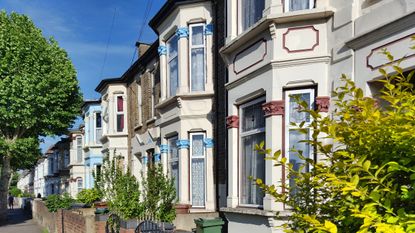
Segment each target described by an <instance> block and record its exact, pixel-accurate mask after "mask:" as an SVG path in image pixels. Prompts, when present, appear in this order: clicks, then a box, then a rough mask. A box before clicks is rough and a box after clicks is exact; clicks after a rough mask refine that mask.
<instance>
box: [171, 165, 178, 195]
mask: <svg viewBox="0 0 415 233" xmlns="http://www.w3.org/2000/svg"><path fill="white" fill-rule="evenodd" d="M171 177H172V178H173V181H174V187H175V189H176V197H177V198H178V197H179V162H172V163H171Z"/></svg>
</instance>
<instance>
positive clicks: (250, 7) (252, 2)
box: [241, 0, 265, 30]
mask: <svg viewBox="0 0 415 233" xmlns="http://www.w3.org/2000/svg"><path fill="white" fill-rule="evenodd" d="M241 8H242V29H243V30H246V29H247V28H249V27H250V26H252V25H253V24H255V23H256V22H258V20H260V19H261V18H262V12H263V11H264V9H265V0H242V6H241Z"/></svg>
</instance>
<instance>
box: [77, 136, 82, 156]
mask: <svg viewBox="0 0 415 233" xmlns="http://www.w3.org/2000/svg"><path fill="white" fill-rule="evenodd" d="M76 150H77V151H76V153H77V158H76V161H77V162H82V138H81V137H77V138H76Z"/></svg>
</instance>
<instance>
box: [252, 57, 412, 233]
mask: <svg viewBox="0 0 415 233" xmlns="http://www.w3.org/2000/svg"><path fill="white" fill-rule="evenodd" d="M386 55H387V56H388V58H389V59H391V61H392V60H393V57H392V56H390V54H388V53H386ZM392 68H393V69H394V70H395V72H396V73H395V74H394V75H391V76H388V75H387V72H386V71H385V70H383V69H381V70H380V72H381V73H382V74H383V75H384V76H385V77H384V79H382V80H381V82H382V83H383V86H384V88H383V90H382V91H381V93H380V95H379V96H378V98H379V100H380V102H378V101H376V100H375V99H372V98H368V97H364V96H363V91H362V90H361V89H360V88H357V87H356V86H355V84H354V83H353V82H352V81H351V80H349V79H347V78H346V77H343V78H342V79H343V81H344V82H345V85H344V86H343V87H340V88H338V89H337V90H336V91H335V92H334V93H333V97H334V98H335V99H334V103H335V107H336V110H335V111H334V112H333V116H331V117H322V116H321V115H320V114H319V113H318V111H309V110H304V111H306V112H309V113H310V114H311V116H313V122H312V124H311V127H312V132H313V135H312V139H311V140H308V141H303V142H302V143H310V144H311V145H312V146H313V147H314V150H315V151H316V154H318V155H319V157H324V158H325V159H324V160H320V161H314V160H312V159H308V158H303V160H304V166H310V168H312V169H310V171H309V172H301V170H302V169H299V170H296V169H294V168H293V166H292V165H291V164H289V163H288V162H287V159H286V158H284V157H283V158H280V157H281V154H282V153H281V151H277V152H275V153H274V154H270V151H269V150H266V149H264V148H261V147H259V148H258V149H259V150H260V151H261V152H263V153H265V154H268V155H269V156H268V159H272V160H274V161H275V163H276V166H282V167H284V168H285V169H286V171H288V177H293V178H295V181H296V186H295V187H287V186H286V185H281V186H276V185H265V184H263V182H262V180H260V179H257V180H256V184H257V185H259V186H260V187H261V188H262V189H263V190H264V192H265V193H267V194H270V195H271V196H273V197H274V198H275V199H276V201H278V202H282V203H284V204H285V205H287V206H290V207H291V208H292V215H291V216H290V217H289V221H288V222H289V223H287V224H286V225H285V227H286V228H287V231H288V232H330V233H336V232H362V233H363V232H384V233H386V232H391V233H393V232H396V233H400V232H414V231H415V205H414V203H415V186H414V182H415V157H414V155H415V147H414V145H415V134H414V132H415V118H414V116H415V88H414V85H413V82H412V80H411V78H412V76H413V75H414V71H412V72H410V73H409V74H406V73H403V71H402V69H401V68H400V67H399V66H395V65H394V66H393V67H392ZM379 103H381V104H382V106H380V104H379ZM300 104H301V105H302V106H303V107H304V109H307V108H306V104H305V103H304V102H302V103H300ZM299 132H302V133H306V131H305V130H303V129H299ZM323 136H324V137H323ZM323 138H326V139H329V140H332V141H333V143H332V144H323V143H322V140H321V139H323ZM297 152H298V154H299V156H300V157H302V152H301V151H297ZM282 183H283V184H284V182H282ZM282 188H284V189H285V190H287V191H286V192H281V191H280V190H281V189H282ZM293 188H295V192H292V191H293Z"/></svg>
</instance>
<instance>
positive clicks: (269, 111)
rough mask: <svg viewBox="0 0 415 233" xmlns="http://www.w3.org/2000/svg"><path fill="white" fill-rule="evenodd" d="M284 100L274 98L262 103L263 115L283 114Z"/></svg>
mask: <svg viewBox="0 0 415 233" xmlns="http://www.w3.org/2000/svg"><path fill="white" fill-rule="evenodd" d="M284 105H285V103H284V100H274V101H270V102H267V103H264V104H263V105H262V110H263V111H264V115H265V117H268V116H283V115H284Z"/></svg>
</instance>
